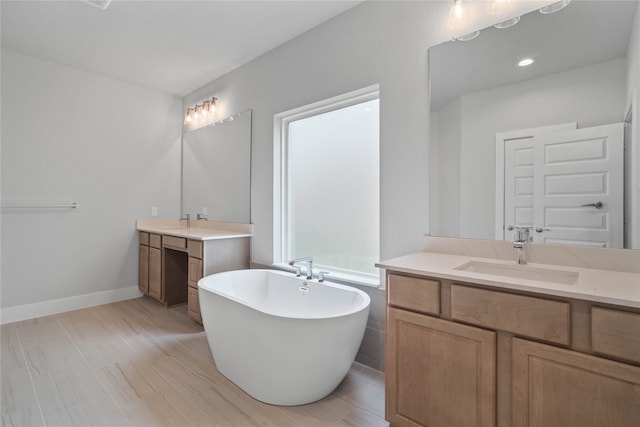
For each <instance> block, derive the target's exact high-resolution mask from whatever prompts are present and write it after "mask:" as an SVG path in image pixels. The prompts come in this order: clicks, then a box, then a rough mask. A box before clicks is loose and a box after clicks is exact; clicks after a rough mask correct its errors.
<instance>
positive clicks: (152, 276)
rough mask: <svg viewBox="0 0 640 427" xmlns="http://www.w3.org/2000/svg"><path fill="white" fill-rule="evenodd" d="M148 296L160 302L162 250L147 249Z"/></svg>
mask: <svg viewBox="0 0 640 427" xmlns="http://www.w3.org/2000/svg"><path fill="white" fill-rule="evenodd" d="M149 296H151V297H153V298H155V299H157V300H158V301H162V249H159V248H149Z"/></svg>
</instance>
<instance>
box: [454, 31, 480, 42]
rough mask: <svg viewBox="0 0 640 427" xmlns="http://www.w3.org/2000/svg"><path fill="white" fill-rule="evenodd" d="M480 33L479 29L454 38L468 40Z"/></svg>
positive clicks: (462, 40)
mask: <svg viewBox="0 0 640 427" xmlns="http://www.w3.org/2000/svg"><path fill="white" fill-rule="evenodd" d="M479 35H480V31H474V32H473V33H469V34H465V35H464V36H460V37H457V38H456V40H460V41H461V42H468V41H469V40H473V39H475V38H476V37H478V36H479Z"/></svg>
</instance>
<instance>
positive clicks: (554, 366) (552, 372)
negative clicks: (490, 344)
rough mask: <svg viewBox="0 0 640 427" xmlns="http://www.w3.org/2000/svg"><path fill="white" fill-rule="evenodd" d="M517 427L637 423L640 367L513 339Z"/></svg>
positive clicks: (626, 426)
mask: <svg viewBox="0 0 640 427" xmlns="http://www.w3.org/2000/svg"><path fill="white" fill-rule="evenodd" d="M512 398H513V424H512V425H513V427H523V426H529V427H537V426H540V427H547V426H617V427H637V426H638V425H639V424H638V422H639V420H640V367H637V366H631V365H626V364H624V363H619V362H614V361H611V360H607V359H603V358H599V357H595V356H592V355H588V354H582V353H578V352H575V351H571V350H566V349H562V348H557V347H552V346H550V345H546V344H540V343H535V342H531V341H527V340H522V339H518V338H514V340H513V395H512Z"/></svg>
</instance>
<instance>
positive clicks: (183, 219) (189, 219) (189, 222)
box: [180, 214, 191, 230]
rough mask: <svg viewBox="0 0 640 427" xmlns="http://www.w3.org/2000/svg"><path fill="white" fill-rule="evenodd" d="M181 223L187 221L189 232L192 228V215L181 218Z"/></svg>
mask: <svg viewBox="0 0 640 427" xmlns="http://www.w3.org/2000/svg"><path fill="white" fill-rule="evenodd" d="M180 221H187V230H188V229H190V228H191V215H189V214H184V215H183V216H182V218H180Z"/></svg>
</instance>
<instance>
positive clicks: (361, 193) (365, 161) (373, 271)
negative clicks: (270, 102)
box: [274, 87, 380, 284]
mask: <svg viewBox="0 0 640 427" xmlns="http://www.w3.org/2000/svg"><path fill="white" fill-rule="evenodd" d="M379 116H380V114H379V95H378V89H377V87H376V88H368V89H365V90H362V91H358V92H356V93H351V94H348V95H344V96H341V97H338V98H334V99H331V100H328V101H324V102H321V103H317V104H313V105H311V106H306V107H302V108H299V109H296V110H293V111H289V112H286V113H282V114H279V115H277V116H276V132H277V135H276V136H277V138H276V148H277V149H278V151H279V152H278V153H277V154H278V155H276V156H275V157H276V158H277V159H276V171H278V172H279V177H278V178H277V179H276V181H277V182H276V193H277V194H276V197H277V199H279V200H277V201H276V203H275V205H276V216H275V218H276V222H277V223H278V224H277V225H276V235H275V236H274V241H275V242H276V248H275V249H276V252H275V253H276V263H285V262H287V261H288V260H290V259H293V258H297V257H302V256H308V255H310V256H312V257H313V260H314V266H315V267H316V270H326V271H329V272H331V273H332V274H333V275H334V277H336V278H342V279H351V280H356V281H358V282H364V283H370V284H371V283H375V284H378V282H379V272H378V269H377V268H375V266H374V264H375V263H376V262H377V261H378V258H379V234H380V232H379V230H380V226H379V224H380V214H379V212H380V209H379V205H380V186H379V183H380V179H379V170H380V167H379V163H380V162H379V158H380V148H379V147H380V143H379V140H380V138H379V128H380V126H379ZM278 190H279V191H278Z"/></svg>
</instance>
